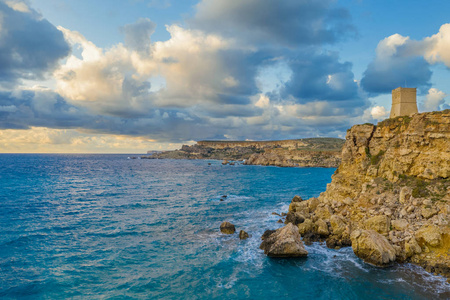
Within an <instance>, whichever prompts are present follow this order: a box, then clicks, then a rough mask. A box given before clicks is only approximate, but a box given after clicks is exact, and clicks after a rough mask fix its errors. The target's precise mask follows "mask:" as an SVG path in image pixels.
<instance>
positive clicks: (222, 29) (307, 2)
mask: <svg viewBox="0 0 450 300" xmlns="http://www.w3.org/2000/svg"><path fill="white" fill-rule="evenodd" d="M333 2H334V1H331V0H323V1H317V0H303V1H298V0H285V1H273V0H243V1H229V0H210V1H202V2H200V3H199V4H197V6H196V8H197V13H196V15H195V17H194V18H193V19H192V20H190V24H191V25H192V26H194V27H195V28H200V29H202V30H205V31H208V32H216V33H219V34H222V35H225V36H231V37H233V38H238V39H239V38H241V39H242V40H245V41H249V40H250V41H254V42H255V41H257V42H264V43H266V42H267V43H269V44H270V43H274V42H275V43H280V44H283V45H288V46H298V45H318V44H322V43H334V42H336V41H337V40H340V39H342V38H343V37H346V36H348V35H349V34H354V33H355V28H354V27H353V26H352V25H351V23H350V15H349V13H348V11H347V10H345V9H341V8H334V7H332V3H333Z"/></svg>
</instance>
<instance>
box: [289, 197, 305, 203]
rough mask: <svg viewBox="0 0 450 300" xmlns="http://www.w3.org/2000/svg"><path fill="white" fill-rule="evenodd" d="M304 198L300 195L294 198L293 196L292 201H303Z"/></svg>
mask: <svg viewBox="0 0 450 300" xmlns="http://www.w3.org/2000/svg"><path fill="white" fill-rule="evenodd" d="M302 201H303V199H302V197H300V196H294V198H292V202H302Z"/></svg>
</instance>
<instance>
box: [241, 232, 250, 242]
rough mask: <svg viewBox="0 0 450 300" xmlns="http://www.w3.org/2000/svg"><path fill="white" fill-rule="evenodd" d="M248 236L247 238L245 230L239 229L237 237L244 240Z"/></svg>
mask: <svg viewBox="0 0 450 300" xmlns="http://www.w3.org/2000/svg"><path fill="white" fill-rule="evenodd" d="M248 238H249V236H248V233H247V232H245V231H244V230H241V231H239V239H241V240H246V239H248Z"/></svg>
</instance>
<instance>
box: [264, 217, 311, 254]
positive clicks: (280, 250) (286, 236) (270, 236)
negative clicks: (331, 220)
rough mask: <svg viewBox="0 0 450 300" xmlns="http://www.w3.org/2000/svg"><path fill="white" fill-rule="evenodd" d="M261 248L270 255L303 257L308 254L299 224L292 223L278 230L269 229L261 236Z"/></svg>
mask: <svg viewBox="0 0 450 300" xmlns="http://www.w3.org/2000/svg"><path fill="white" fill-rule="evenodd" d="M261 238H262V240H263V242H262V243H261V245H260V249H262V250H264V254H266V255H267V256H270V257H285V258H288V257H301V256H306V255H308V251H306V249H305V247H304V246H303V242H302V240H301V236H300V234H299V233H298V228H297V226H295V225H293V224H292V223H289V224H287V225H286V226H284V227H282V228H279V229H277V230H267V231H266V232H265V233H264V234H263V236H262V237H261Z"/></svg>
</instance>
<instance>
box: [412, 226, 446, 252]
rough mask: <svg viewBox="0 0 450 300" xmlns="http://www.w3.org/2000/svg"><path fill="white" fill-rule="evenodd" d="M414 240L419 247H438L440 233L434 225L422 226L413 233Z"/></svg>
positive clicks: (440, 238)
mask: <svg viewBox="0 0 450 300" xmlns="http://www.w3.org/2000/svg"><path fill="white" fill-rule="evenodd" d="M415 236H416V240H417V241H418V242H419V244H420V245H424V244H425V245H429V246H431V247H438V246H440V245H441V242H442V235H441V231H440V229H439V227H438V226H436V225H424V226H422V227H421V228H420V229H419V230H417V231H416V232H415Z"/></svg>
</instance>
